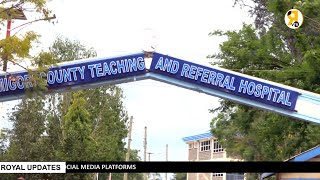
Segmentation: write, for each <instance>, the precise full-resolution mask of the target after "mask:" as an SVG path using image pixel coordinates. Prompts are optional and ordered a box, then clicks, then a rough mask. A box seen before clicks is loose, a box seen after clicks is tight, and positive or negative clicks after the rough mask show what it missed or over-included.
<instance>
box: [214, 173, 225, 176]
mask: <svg viewBox="0 0 320 180" xmlns="http://www.w3.org/2000/svg"><path fill="white" fill-rule="evenodd" d="M212 177H223V173H213V174H212Z"/></svg>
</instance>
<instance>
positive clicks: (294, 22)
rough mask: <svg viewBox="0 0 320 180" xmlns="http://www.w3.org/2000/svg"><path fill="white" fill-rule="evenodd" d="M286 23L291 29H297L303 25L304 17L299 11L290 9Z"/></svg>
mask: <svg viewBox="0 0 320 180" xmlns="http://www.w3.org/2000/svg"><path fill="white" fill-rule="evenodd" d="M284 21H285V22H286V25H287V26H288V27H289V28H291V29H297V28H299V27H300V26H301V25H302V23H303V15H302V13H301V12H300V11H299V10H297V9H290V10H289V11H288V12H287V13H286V15H285V16H284Z"/></svg>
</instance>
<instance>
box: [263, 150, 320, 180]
mask: <svg viewBox="0 0 320 180" xmlns="http://www.w3.org/2000/svg"><path fill="white" fill-rule="evenodd" d="M319 155H320V145H318V146H315V147H313V148H311V149H309V150H307V151H305V152H302V153H300V154H297V155H295V156H293V157H291V158H289V159H287V160H285V161H286V162H287V161H288V162H303V161H308V160H310V159H312V158H314V157H317V156H319ZM274 174H275V173H263V174H262V176H261V179H264V178H267V177H269V176H272V175H274Z"/></svg>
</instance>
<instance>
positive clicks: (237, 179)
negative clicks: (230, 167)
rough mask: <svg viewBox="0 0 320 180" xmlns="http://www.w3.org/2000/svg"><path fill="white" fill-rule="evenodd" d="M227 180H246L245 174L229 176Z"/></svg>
mask: <svg viewBox="0 0 320 180" xmlns="http://www.w3.org/2000/svg"><path fill="white" fill-rule="evenodd" d="M226 179H227V180H244V174H234V173H233V174H229V173H228V174H227V178H226Z"/></svg>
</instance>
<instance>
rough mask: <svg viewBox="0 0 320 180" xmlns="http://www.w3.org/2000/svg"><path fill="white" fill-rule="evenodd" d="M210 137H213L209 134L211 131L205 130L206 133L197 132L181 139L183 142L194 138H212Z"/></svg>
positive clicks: (194, 139)
mask: <svg viewBox="0 0 320 180" xmlns="http://www.w3.org/2000/svg"><path fill="white" fill-rule="evenodd" d="M212 137H214V136H213V135H212V134H211V132H207V133H203V134H197V135H193V136H188V137H184V138H182V140H183V141H184V142H190V141H196V140H200V139H206V138H212Z"/></svg>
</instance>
